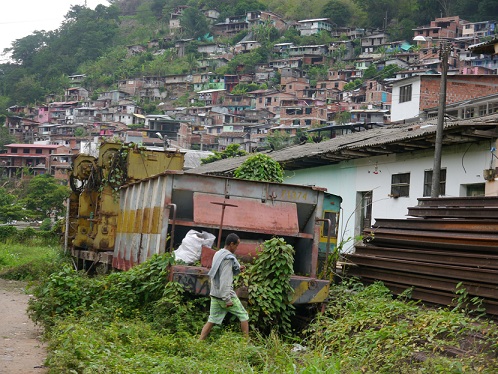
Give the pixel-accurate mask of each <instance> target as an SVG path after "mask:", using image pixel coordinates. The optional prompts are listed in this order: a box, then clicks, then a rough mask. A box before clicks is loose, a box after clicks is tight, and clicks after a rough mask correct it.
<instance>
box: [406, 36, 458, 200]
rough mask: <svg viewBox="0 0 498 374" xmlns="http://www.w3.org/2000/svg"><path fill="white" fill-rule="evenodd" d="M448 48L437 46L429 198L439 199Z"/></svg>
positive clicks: (442, 45) (423, 38) (443, 41)
mask: <svg viewBox="0 0 498 374" xmlns="http://www.w3.org/2000/svg"><path fill="white" fill-rule="evenodd" d="M430 39H432V38H430V37H427V38H426V37H423V36H422V35H417V36H416V37H415V38H413V40H416V41H428V40H430ZM449 52H450V46H449V45H448V44H447V42H446V40H444V39H443V40H441V41H440V44H439V58H440V59H441V82H440V86H439V107H438V111H437V127H436V142H435V144H434V167H433V168H432V185H431V197H439V195H440V189H441V154H442V149H443V129H444V112H445V109H446V81H447V77H448V57H449Z"/></svg>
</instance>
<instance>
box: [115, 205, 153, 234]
mask: <svg viewBox="0 0 498 374" xmlns="http://www.w3.org/2000/svg"><path fill="white" fill-rule="evenodd" d="M160 217H161V208H160V207H153V208H152V211H151V208H144V209H143V210H142V209H137V210H125V211H124V212H120V217H118V221H119V222H120V224H119V225H118V227H119V232H120V233H141V234H160V233H161V230H160V227H159V222H160Z"/></svg>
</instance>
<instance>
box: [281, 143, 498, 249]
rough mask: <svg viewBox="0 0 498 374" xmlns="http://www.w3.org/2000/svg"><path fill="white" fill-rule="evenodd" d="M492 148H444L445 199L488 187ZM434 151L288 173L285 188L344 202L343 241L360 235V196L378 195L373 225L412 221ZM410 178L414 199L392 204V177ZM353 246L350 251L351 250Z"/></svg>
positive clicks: (411, 197)
mask: <svg viewBox="0 0 498 374" xmlns="http://www.w3.org/2000/svg"><path fill="white" fill-rule="evenodd" d="M489 149H490V145H489V143H485V142H482V143H480V144H472V145H470V146H469V145H460V146H452V147H450V148H445V149H444V150H443V155H442V162H441V164H442V165H441V166H442V168H446V196H466V195H465V192H466V188H465V185H468V184H477V183H484V178H483V177H482V171H483V170H484V169H487V168H489V165H490V161H491V152H490V150H489ZM433 155H434V152H433V151H432V150H426V151H420V152H411V153H407V154H400V155H388V156H377V157H370V158H368V159H358V160H351V161H345V162H341V163H340V164H337V165H330V166H321V167H316V168H309V169H302V170H296V171H292V172H288V173H287V176H288V179H286V181H285V182H286V183H294V184H303V185H310V184H312V185H315V186H319V187H325V188H327V191H328V192H329V193H332V194H335V195H339V196H341V197H342V198H343V201H342V212H341V219H340V224H339V240H347V238H349V237H354V236H356V235H359V234H360V232H359V215H360V213H359V207H358V205H357V204H358V201H359V194H360V193H361V192H367V191H373V194H372V201H373V203H372V218H373V219H372V222H371V223H372V224H373V223H375V219H376V218H395V219H403V218H407V213H408V207H412V206H416V205H417V204H418V200H417V199H418V198H419V197H423V189H424V172H425V171H426V170H432V168H433V165H434V160H433ZM398 173H410V192H409V194H410V195H409V197H399V198H392V197H389V195H390V193H391V176H392V175H393V174H398ZM349 244H351V246H350V247H349V248H348V246H346V247H345V250H348V249H349V250H350V249H352V242H351V243H349Z"/></svg>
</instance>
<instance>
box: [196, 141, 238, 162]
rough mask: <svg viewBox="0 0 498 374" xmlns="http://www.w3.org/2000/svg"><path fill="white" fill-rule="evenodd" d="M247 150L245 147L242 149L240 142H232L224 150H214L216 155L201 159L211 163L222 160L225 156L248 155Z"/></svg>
mask: <svg viewBox="0 0 498 374" xmlns="http://www.w3.org/2000/svg"><path fill="white" fill-rule="evenodd" d="M246 154H247V152H246V151H244V150H243V149H240V144H230V145H228V146H227V147H226V149H225V150H224V151H222V152H217V151H215V152H214V155H211V156H208V157H206V158H203V159H202V160H201V163H202V164H209V163H211V162H215V161H218V160H222V159H225V158H232V157H239V156H244V155H246Z"/></svg>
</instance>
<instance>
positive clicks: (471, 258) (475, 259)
mask: <svg viewBox="0 0 498 374" xmlns="http://www.w3.org/2000/svg"><path fill="white" fill-rule="evenodd" d="M355 254H356V255H362V256H363V255H366V256H378V257H388V258H398V259H402V260H410V261H422V262H434V263H439V264H446V265H461V264H465V266H468V267H475V268H490V269H498V255H492V254H475V253H470V252H469V253H462V252H455V251H431V250H420V249H406V248H389V247H379V246H374V245H369V246H364V247H356V252H355Z"/></svg>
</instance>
